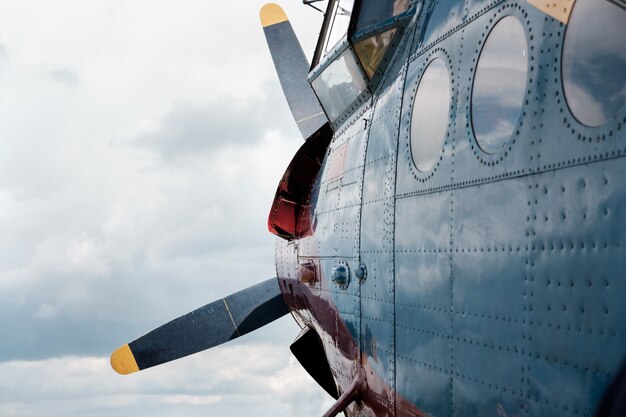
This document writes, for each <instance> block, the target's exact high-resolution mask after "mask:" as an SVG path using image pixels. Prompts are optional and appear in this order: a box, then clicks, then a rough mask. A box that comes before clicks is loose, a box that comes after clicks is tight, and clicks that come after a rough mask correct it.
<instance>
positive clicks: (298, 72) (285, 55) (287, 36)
mask: <svg viewBox="0 0 626 417" xmlns="http://www.w3.org/2000/svg"><path fill="white" fill-rule="evenodd" d="M260 18H261V25H262V26H263V32H264V33H265V40H267V46H268V47H269V48H270V53H271V54H272V60H273V61H274V67H276V73H277V74H278V79H279V80H280V85H281V87H282V88H283V93H284V94H285V98H286V99H287V103H288V104H289V108H290V109H291V114H292V115H293V118H294V119H295V121H296V123H297V125H298V128H299V129H300V133H302V136H303V137H304V139H308V138H309V137H310V136H311V135H312V134H313V133H315V132H317V131H318V130H319V129H320V128H321V127H322V126H323V125H324V124H325V123H327V122H328V119H327V118H326V114H325V113H324V110H322V107H321V106H320V103H319V100H318V99H317V96H316V95H315V93H314V92H313V88H311V85H310V84H309V82H308V81H307V76H308V75H309V61H308V60H307V59H306V56H305V55H304V52H303V51H302V47H301V46H300V42H298V38H297V37H296V34H295V33H294V31H293V28H292V27H291V23H289V20H288V19H287V15H286V14H285V12H284V11H283V9H282V8H281V7H280V6H279V5H277V4H274V3H268V4H266V5H265V6H263V7H262V8H261V13H260Z"/></svg>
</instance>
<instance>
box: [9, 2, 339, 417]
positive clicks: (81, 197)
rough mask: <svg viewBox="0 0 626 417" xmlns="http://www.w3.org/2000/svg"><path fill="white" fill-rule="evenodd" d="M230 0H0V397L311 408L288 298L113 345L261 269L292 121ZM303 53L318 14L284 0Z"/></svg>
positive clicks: (101, 406)
mask: <svg viewBox="0 0 626 417" xmlns="http://www.w3.org/2000/svg"><path fill="white" fill-rule="evenodd" d="M262 4H263V2H260V1H256V0H245V1H237V2H217V1H207V0H197V1H196V0H178V1H176V2H174V1H165V0H89V1H85V0H55V1H54V2H51V1H45V0H40V1H35V0H19V1H15V0H13V1H12V0H0V329H1V331H2V336H1V337H0V415H1V416H19V417H27V416H42V415H45V416H52V417H54V416H68V417H69V416H85V417H88V416H94V417H95V416H112V415H115V416H136V417H141V416H148V415H149V416H156V417H160V416H182V415H184V416H186V417H194V416H207V415H211V416H241V415H246V414H254V415H255V416H258V417H265V416H268V417H269V416H272V417H275V416H277V415H280V416H299V417H306V416H319V415H321V414H323V412H324V411H325V410H326V409H327V408H328V406H329V405H330V404H331V403H332V400H331V399H330V398H329V397H328V396H327V395H326V394H325V393H324V392H323V391H322V390H321V389H320V388H319V387H317V385H316V384H315V383H314V382H313V381H312V380H311V379H310V377H309V376H308V375H306V373H305V372H304V371H303V370H302V369H301V368H300V366H299V365H298V364H297V361H296V360H295V359H294V358H293V357H292V356H291V355H290V353H289V344H290V343H291V341H292V340H293V339H294V338H295V337H296V336H297V334H298V332H299V328H298V326H297V325H296V324H295V322H294V321H293V319H292V318H291V317H289V316H287V317H284V318H283V319H281V320H279V321H277V322H275V323H273V324H272V325H269V326H267V327H266V328H263V329H262V330H260V331H257V332H256V333H253V334H251V335H247V336H244V337H242V338H241V339H238V340H236V341H233V342H230V343H228V344H226V345H223V346H221V347H218V348H214V349H211V350H209V351H205V352H203V353H200V354H197V355H194V356H191V357H189V358H185V359H182V360H179V361H175V362H172V363H169V364H166V365H163V366H160V367H156V368H152V369H149V370H146V371H143V372H140V373H137V374H133V375H129V376H125V377H123V376H120V375H117V374H116V373H115V372H114V371H113V370H112V369H111V368H110V366H109V355H110V353H111V352H112V351H113V350H114V349H115V348H117V347H118V346H120V345H122V344H124V343H127V342H129V341H131V340H133V339H135V338H136V337H138V336H140V335H142V334H144V333H146V332H147V331H149V330H151V329H153V328H155V327H157V326H159V325H161V324H163V323H165V322H167V321H169V320H171V319H172V318H174V317H177V316H179V315H182V314H184V313H186V312H188V311H191V310H193V309H195V308H197V307H199V306H202V305H204V304H206V303H208V302H210V301H213V300H215V299H218V298H220V297H223V296H225V295H228V294H230V293H232V292H235V291H238V290H240V289H243V288H245V287H248V286H250V285H253V284H255V283H258V282H261V281H263V280H265V279H267V278H269V277H272V276H275V268H274V240H275V238H274V237H273V236H272V235H270V234H269V233H268V232H267V214H268V211H269V208H270V205H271V202H272V198H273V195H274V192H275V190H276V185H277V184H278V181H279V179H280V177H281V175H282V173H283V172H284V170H285V168H286V167H287V164H288V163H289V161H290V159H291V157H292V156H293V154H294V153H295V151H296V150H297V149H298V147H299V146H300V145H301V143H302V138H301V136H300V134H299V131H298V129H297V127H296V125H295V122H294V121H293V119H292V118H291V115H290V113H289V110H288V108H287V105H286V102H285V100H284V97H283V96H282V92H281V90H280V86H279V84H278V80H277V78H276V75H275V72H274V68H273V65H272V62H271V57H270V54H269V51H268V49H267V45H266V43H265V39H264V37H263V32H262V29H261V26H260V24H259V19H258V12H259V9H260V7H261V6H262ZM282 5H283V6H284V8H285V10H286V12H287V14H288V16H290V20H291V22H292V24H293V26H294V29H295V31H296V33H297V34H298V36H299V37H300V40H301V42H302V44H303V48H304V50H305V52H306V53H307V55H308V56H309V57H310V56H311V55H312V52H313V48H314V45H315V41H316V39H317V34H318V31H319V27H320V25H321V14H320V13H318V12H316V11H315V10H313V9H311V8H309V7H306V6H304V5H302V3H301V2H300V1H298V0H285V1H284V3H283V4H282Z"/></svg>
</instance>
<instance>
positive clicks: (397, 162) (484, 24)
mask: <svg viewBox="0 0 626 417" xmlns="http://www.w3.org/2000/svg"><path fill="white" fill-rule="evenodd" d="M422 10H423V12H422V13H421V15H420V16H419V19H417V21H416V22H414V25H412V26H411V27H410V30H408V31H407V34H408V35H405V39H407V38H406V36H409V38H410V40H409V41H407V42H409V44H411V45H412V47H411V48H408V47H406V48H405V50H406V52H407V54H408V53H410V57H403V56H399V57H396V58H397V59H396V61H395V62H394V63H393V65H392V67H391V69H390V71H389V72H390V73H391V74H394V77H387V79H386V80H384V81H383V86H382V87H381V88H380V89H379V91H378V92H377V93H376V94H375V95H374V97H375V98H374V99H373V100H372V101H371V102H368V103H365V104H364V105H363V106H362V108H361V109H359V110H357V111H356V112H355V114H354V115H352V116H351V117H349V118H348V119H347V121H345V122H344V123H343V124H342V125H341V126H339V127H338V128H337V131H336V134H335V137H334V138H333V142H332V144H331V146H330V148H329V150H328V154H327V156H326V159H325V162H324V166H323V171H322V174H321V178H320V196H319V199H318V202H317V207H316V210H315V213H316V216H315V217H316V222H317V223H316V231H315V234H314V235H313V236H312V237H308V238H306V239H303V240H302V241H300V242H296V243H289V244H288V243H286V242H278V243H277V251H276V253H277V272H278V276H279V277H280V278H284V279H288V280H290V282H293V283H294V284H297V270H298V267H297V266H298V262H303V261H306V260H314V261H315V262H317V265H318V268H319V278H320V279H321V282H319V283H316V284H313V285H308V284H307V285H306V288H305V290H303V294H307V295H306V296H305V295H302V297H301V298H300V300H301V303H302V304H301V307H302V308H301V309H299V310H297V311H296V312H294V316H295V317H296V319H297V320H298V321H299V323H300V324H301V325H310V326H313V327H315V328H316V330H317V331H318V333H320V336H321V337H322V340H323V342H324V345H325V350H326V353H327V356H328V358H329V363H330V365H331V368H332V371H333V374H334V376H335V379H336V381H337V384H338V386H339V387H340V391H341V390H343V389H345V388H346V387H347V386H348V385H349V384H350V382H351V381H352V379H353V378H354V375H355V370H356V362H357V361H360V363H361V364H362V365H363V366H364V367H365V369H366V370H367V371H368V374H367V378H368V390H369V391H368V396H369V397H368V398H369V399H368V401H366V402H365V403H364V404H363V403H361V404H356V405H353V406H351V408H350V409H349V410H348V414H349V415H359V416H371V415H396V416H418V415H420V412H424V413H426V414H428V415H431V416H436V417H449V416H463V417H466V416H467V417H472V416H476V417H478V416H499V417H513V416H564V415H571V416H581V417H583V416H591V415H593V412H594V409H595V407H596V405H597V403H598V401H599V399H600V397H601V394H602V392H603V391H604V389H605V388H606V386H607V384H608V383H609V381H610V380H611V377H612V376H614V375H615V374H616V371H617V368H618V367H619V365H620V364H621V362H622V360H623V359H624V358H625V354H626V322H624V320H623V317H625V315H626V306H625V304H624V303H623V302H621V300H622V299H623V298H624V295H626V281H625V280H624V279H623V273H622V271H623V270H624V269H625V266H626V253H624V245H625V244H626V242H624V232H625V231H626V217H625V216H626V215H625V214H624V213H625V210H624V207H623V206H624V205H625V204H626V183H625V182H624V181H623V178H624V175H625V174H626V173H625V172H624V171H626V161H625V160H624V155H626V133H625V132H624V129H623V126H624V124H626V110H625V109H624V108H622V110H621V111H620V112H619V114H618V116H617V117H616V118H614V119H613V120H611V121H610V122H608V123H606V124H604V125H603V126H600V127H596V128H591V127H587V126H584V125H582V124H581V123H579V122H578V121H577V120H576V119H575V118H574V117H573V116H572V114H571V113H570V111H569V108H568V106H567V103H566V100H565V98H564V91H563V85H562V84H563V83H562V80H561V50H562V46H563V40H564V36H565V31H566V28H567V26H566V25H564V24H562V23H560V22H558V21H555V20H553V19H552V18H550V17H548V16H547V15H545V14H543V13H542V12H540V11H538V10H537V9H535V8H534V7H532V6H531V5H530V4H528V3H527V2H525V1H519V2H515V1H488V0H466V1H465V2H463V1H461V2H459V1H454V0H433V1H428V0H427V1H426V3H425V5H424V7H423V8H422ZM511 15H512V16H514V17H516V18H517V19H518V20H519V22H520V23H521V25H522V26H523V28H524V31H525V34H526V40H527V44H528V75H527V84H526V93H525V97H524V103H523V106H522V109H521V117H520V118H519V119H518V120H517V123H516V125H515V126H514V129H513V133H512V135H511V137H510V139H509V140H508V141H507V143H506V145H505V146H504V148H503V149H502V150H501V151H499V152H496V153H495V154H487V153H485V152H483V151H482V150H481V148H480V146H479V145H478V142H477V141H476V138H475V136H474V132H473V128H472V120H471V96H472V88H473V87H472V85H473V84H472V80H473V78H474V72H475V70H476V65H477V62H478V60H479V57H480V52H481V46H480V45H483V44H484V43H485V40H486V38H487V35H488V34H489V32H490V31H491V29H492V28H493V27H494V26H495V25H496V24H497V22H498V21H500V19H501V18H503V17H505V16H511ZM413 36H415V39H413ZM435 58H439V59H442V60H443V61H444V62H445V63H446V66H447V69H448V71H449V74H450V77H451V85H452V93H451V94H452V99H451V105H450V109H449V123H448V128H447V131H446V137H445V139H444V142H443V145H442V147H441V151H440V154H439V156H438V160H437V162H436V163H435V165H434V167H433V168H432V169H430V170H429V171H427V172H420V171H419V170H417V169H416V168H415V166H414V165H413V161H412V158H411V144H410V140H411V138H410V120H411V112H412V104H413V99H414V97H415V93H416V89H417V87H418V84H419V80H420V77H421V76H422V75H423V73H424V70H425V68H426V67H427V65H428V64H429V63H430V62H431V61H432V60H433V59H435ZM395 75H397V78H396V77H395ZM340 263H345V264H346V265H348V266H349V268H350V269H351V279H352V281H351V283H350V285H349V286H348V288H347V289H340V288H338V287H337V286H335V285H334V284H333V283H332V281H331V278H330V277H331V275H332V269H333V267H334V266H336V265H338V264H340ZM360 264H363V265H365V266H366V268H367V279H366V280H365V282H364V283H362V284H359V283H358V282H357V281H356V278H355V276H354V271H355V269H356V268H357V267H358V266H359V265H360ZM285 285H286V284H285ZM296 287H297V285H296ZM284 291H285V292H288V291H290V289H287V288H285V289H284ZM306 297H309V299H308V300H309V301H310V304H307V302H309V301H302V300H305V299H306ZM319 300H322V301H323V302H322V301H319ZM335 313H338V315H337V316H336V317H335V316H334V314H335ZM326 316H329V317H330V316H332V317H333V318H331V319H329V318H328V317H326ZM324 317H326V318H324ZM344 333H347V334H348V335H349V338H350V339H351V340H352V341H351V342H348V341H346V339H345V338H343V337H342V336H341V335H342V334H344ZM351 349H358V351H359V352H360V353H356V354H355V352H350V351H349V350H351ZM381 410H382V411H381Z"/></svg>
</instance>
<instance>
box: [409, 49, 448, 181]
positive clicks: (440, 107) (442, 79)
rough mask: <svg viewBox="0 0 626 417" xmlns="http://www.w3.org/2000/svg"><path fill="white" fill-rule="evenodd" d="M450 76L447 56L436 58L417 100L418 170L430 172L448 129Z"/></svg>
mask: <svg viewBox="0 0 626 417" xmlns="http://www.w3.org/2000/svg"><path fill="white" fill-rule="evenodd" d="M449 111H450V75H449V74H448V69H447V68H446V65H445V64H444V62H443V59H441V58H437V59H434V60H433V61H432V62H431V63H430V64H428V66H427V67H426V70H425V71H424V74H423V75H422V79H421V80H420V83H419V86H418V88H417V93H416V94H415V100H414V101H413V114H412V115H411V156H412V157H413V163H414V164H415V166H416V167H417V169H418V170H420V171H422V172H425V171H428V170H429V169H431V168H432V167H433V165H435V162H437V155H439V152H440V151H441V145H442V144H443V140H444V139H445V136H446V130H447V128H448V116H449Z"/></svg>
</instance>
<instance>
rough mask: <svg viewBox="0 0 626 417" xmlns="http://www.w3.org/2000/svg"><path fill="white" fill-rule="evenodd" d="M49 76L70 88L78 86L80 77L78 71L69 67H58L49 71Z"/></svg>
mask: <svg viewBox="0 0 626 417" xmlns="http://www.w3.org/2000/svg"><path fill="white" fill-rule="evenodd" d="M48 77H49V78H50V79H51V80H52V81H55V82H59V83H61V84H64V85H65V86H67V87H70V88H76V87H78V83H79V78H78V74H77V73H76V71H74V70H71V69H69V68H56V69H53V70H51V71H50V72H48Z"/></svg>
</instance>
